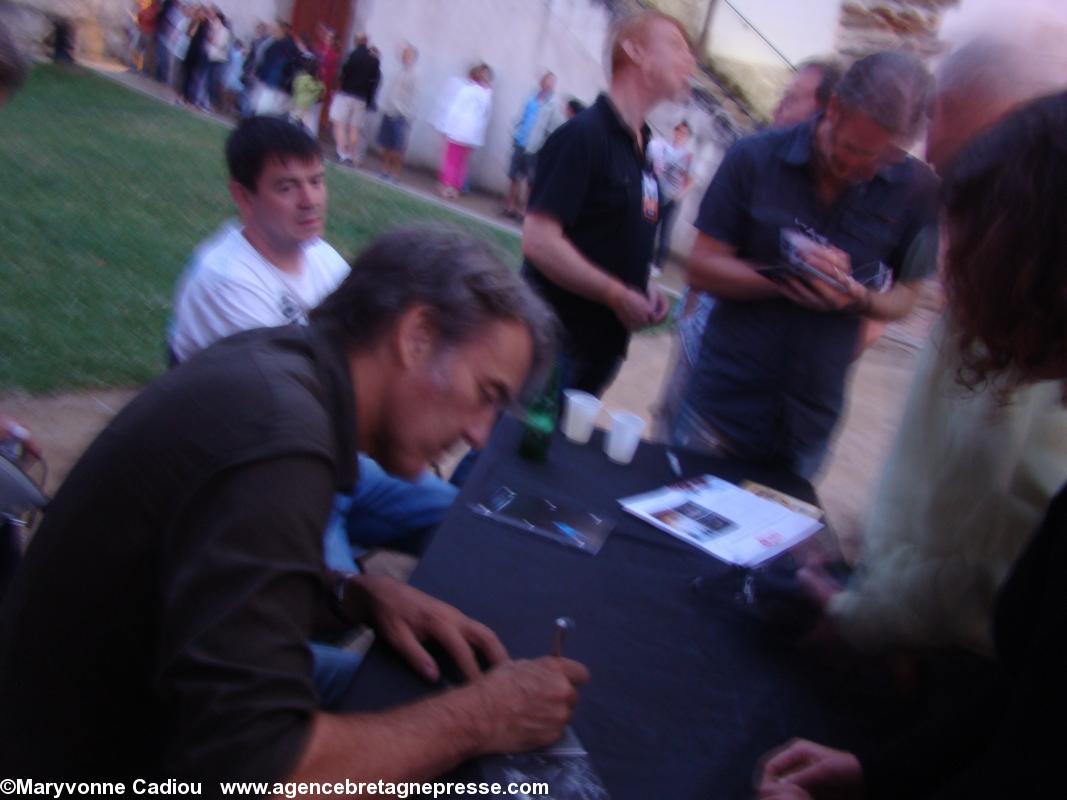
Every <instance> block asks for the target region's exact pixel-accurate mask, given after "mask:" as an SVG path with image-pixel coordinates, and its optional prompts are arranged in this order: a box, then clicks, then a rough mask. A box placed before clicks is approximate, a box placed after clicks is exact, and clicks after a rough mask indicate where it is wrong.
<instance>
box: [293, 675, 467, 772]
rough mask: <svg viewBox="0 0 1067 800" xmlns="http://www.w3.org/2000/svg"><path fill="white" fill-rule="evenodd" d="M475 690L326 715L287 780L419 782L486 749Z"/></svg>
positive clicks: (321, 716)
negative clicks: (381, 709) (363, 711)
mask: <svg viewBox="0 0 1067 800" xmlns="http://www.w3.org/2000/svg"><path fill="white" fill-rule="evenodd" d="M477 691H478V690H477V688H475V687H472V686H466V687H463V688H461V689H456V690H453V691H449V692H446V693H444V694H441V695H438V696H436V697H433V698H430V699H428V700H423V701H421V702H418V703H413V704H412V705H408V706H402V707H400V708H397V709H393V710H391V711H385V712H381V713H375V714H328V713H324V712H320V713H317V714H315V715H314V717H313V718H312V721H311V728H310V733H309V735H308V740H307V742H306V744H305V746H304V751H303V753H302V754H301V757H300V760H299V762H298V763H297V764H296V766H295V768H294V769H293V770H292V771H291V772H290V774H289V776H288V777H287V780H289V781H320V782H329V781H337V780H341V781H343V780H345V779H346V778H347V779H349V780H352V781H378V780H384V781H387V782H396V781H407V780H411V781H419V780H426V779H429V778H433V777H435V776H437V775H441V774H443V773H445V772H447V771H449V770H450V769H452V768H453V767H455V766H457V765H458V764H460V763H462V762H463V761H466V760H467V759H469V758H472V757H474V756H476V755H480V754H482V753H483V752H484V748H485V742H486V741H487V735H486V732H485V726H484V724H483V722H482V717H483V716H484V709H483V707H482V704H481V703H480V702H479V698H478V696H477V694H476V693H477Z"/></svg>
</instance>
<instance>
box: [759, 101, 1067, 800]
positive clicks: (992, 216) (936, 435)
mask: <svg viewBox="0 0 1067 800" xmlns="http://www.w3.org/2000/svg"><path fill="white" fill-rule="evenodd" d="M1065 196H1067V93H1062V94H1056V95H1050V96H1047V97H1044V98H1040V99H1038V100H1035V101H1033V102H1031V103H1029V104H1028V105H1026V106H1023V107H1022V108H1021V109H1020V110H1018V111H1016V112H1015V113H1013V114H1012V115H1011V116H1009V117H1007V118H1006V119H1005V120H1003V121H1002V122H1000V123H999V124H997V125H996V126H995V127H993V128H992V129H990V130H989V131H988V132H987V133H985V134H983V135H981V136H979V137H978V138H977V139H975V140H974V141H973V142H971V144H970V145H968V146H967V148H966V149H965V150H964V151H963V153H962V154H961V155H960V156H959V157H958V158H956V159H955V160H954V162H953V164H952V168H951V170H950V171H949V174H948V176H947V177H946V181H945V185H944V188H943V207H944V226H945V232H946V234H947V237H948V242H949V244H948V249H947V252H946V256H945V284H946V289H947V296H948V311H947V314H946V316H945V319H944V320H942V324H941V325H940V327H939V329H938V331H937V335H936V336H935V338H934V340H933V341H932V342H931V344H930V345H929V346H928V347H927V348H926V351H925V352H924V354H923V357H922V359H921V365H920V368H919V373H918V375H917V376H916V380H915V383H914V385H913V386H912V390H911V394H910V396H909V398H908V402H907V406H906V409H905V413H904V420H903V423H902V426H901V431H900V435H899V438H898V440H897V443H896V445H895V447H894V450H893V453H892V455H891V457H890V460H889V463H888V464H887V469H886V473H885V475H884V476H883V479H882V483H881V486H880V490H879V496H878V499H877V501H876V502H875V504H874V507H873V508H872V522H871V526H870V527H869V528H868V530H867V541H866V552H865V570H864V571H861V572H860V573H859V575H858V576H857V577H858V579H857V580H855V581H854V582H853V583H852V584H850V586H849V588H848V589H847V590H846V591H844V592H841V593H839V594H837V595H836V596H834V597H833V598H832V599H831V600H830V605H829V612H830V614H831V616H832V618H833V619H834V621H835V622H836V623H837V626H838V629H839V630H840V631H841V632H842V633H844V634H845V635H846V638H849V639H850V640H852V641H854V642H857V641H858V642H860V643H869V644H879V645H890V644H905V645H923V646H925V647H928V648H930V647H935V646H946V645H964V646H967V647H970V648H971V649H974V650H978V651H980V652H985V653H989V652H990V651H991V650H992V651H994V652H995V656H996V659H997V662H998V663H997V665H996V667H995V669H994V671H992V672H991V673H988V674H990V675H991V676H992V680H991V681H989V682H983V684H982V687H983V691H981V692H973V693H964V692H958V691H956V692H949V693H948V694H949V695H950V696H949V697H945V696H942V697H939V698H936V699H937V700H938V703H937V704H936V705H935V706H934V707H930V708H924V711H925V712H926V714H927V715H928V718H927V719H924V720H922V721H920V725H919V726H917V727H916V728H915V730H912V731H909V732H908V735H907V736H904V737H900V738H898V739H897V740H896V741H888V742H885V743H883V746H882V747H881V748H880V749H879V750H878V751H877V752H870V753H861V754H859V755H858V756H857V755H853V754H851V753H844V752H842V751H838V750H832V749H830V748H826V747H823V746H822V745H817V744H814V743H812V742H806V741H794V742H792V743H791V744H789V745H788V746H787V747H786V748H784V749H783V750H782V751H780V752H778V753H776V754H774V755H773V756H771V757H770V758H769V760H768V761H767V762H766V764H765V765H764V767H763V771H762V774H761V776H760V785H759V789H758V796H759V797H760V798H765V799H766V800H770V799H771V798H775V799H776V800H787V799H788V800H806V799H807V798H813V797H814V798H824V797H826V798H829V797H833V798H860V797H868V798H877V797H930V796H934V797H961V798H963V797H966V798H976V797H998V798H999V797H1040V796H1048V795H1051V793H1052V792H1051V791H1050V790H1052V786H1053V785H1057V787H1058V785H1059V784H1060V783H1061V782H1062V779H1061V778H1060V776H1059V774H1058V772H1059V769H1058V766H1059V756H1060V752H1059V750H1060V749H1061V748H1060V746H1059V745H1060V741H1061V739H1060V737H1058V736H1057V735H1056V734H1055V732H1054V731H1055V730H1056V729H1057V728H1056V727H1055V726H1058V725H1059V724H1060V722H1061V716H1060V709H1061V708H1062V704H1061V703H1060V702H1058V699H1062V696H1063V689H1062V679H1063V675H1064V674H1065V672H1067V646H1065V644H1064V643H1065V642H1067V581H1065V580H1064V571H1065V570H1067V536H1064V533H1065V531H1067V486H1065V485H1064V484H1065V482H1067V412H1065V410H1064V405H1063V402H1064V392H1063V387H1064V382H1065V380H1067V206H1065V205H1064V203H1063V198H1064V197H1065ZM1057 490H1059V494H1057ZM1054 496H1055V497H1054ZM1053 497H1054V499H1052V500H1051V502H1050V499H1051V498H1053ZM1042 519H1043V521H1042ZM1038 523H1041V524H1040V526H1039V524H1038ZM1035 529H1037V534H1036V535H1035V534H1034V531H1035ZM1009 573H1010V577H1009ZM1005 578H1007V580H1006V581H1005ZM998 590H999V591H998ZM951 695H959V697H952V696H951ZM1042 719H1044V720H1045V722H1044V723H1042V722H1041V720H1042Z"/></svg>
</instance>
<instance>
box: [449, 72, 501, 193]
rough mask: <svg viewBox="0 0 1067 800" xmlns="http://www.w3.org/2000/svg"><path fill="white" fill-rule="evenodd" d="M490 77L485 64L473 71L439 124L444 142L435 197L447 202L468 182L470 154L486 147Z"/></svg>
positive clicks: (490, 102) (490, 91)
mask: <svg viewBox="0 0 1067 800" xmlns="http://www.w3.org/2000/svg"><path fill="white" fill-rule="evenodd" d="M492 75H493V72H492V70H491V69H490V68H489V65H488V64H485V63H482V64H479V65H478V66H476V67H472V68H471V70H470V72H469V73H468V74H467V79H466V80H465V81H464V82H463V83H462V85H461V86H460V87H459V89H458V91H456V93H455V95H454V96H453V97H452V99H451V101H450V102H449V103H448V105H447V107H446V108H445V111H444V114H443V115H442V117H441V119H440V120H439V121H438V125H437V129H438V130H439V131H440V132H441V134H442V135H443V136H444V139H445V147H444V153H443V156H442V159H441V169H440V171H439V173H438V180H439V181H440V186H439V187H438V193H439V194H440V195H441V196H442V197H444V198H445V199H446V200H455V199H456V198H457V197H459V193H460V192H461V191H462V190H463V187H464V186H465V185H466V182H467V166H468V163H469V161H470V157H471V153H473V152H474V151H475V150H476V149H478V148H479V147H481V146H482V145H483V144H485V131H486V128H488V126H489V112H490V109H491V107H492V103H493V90H492Z"/></svg>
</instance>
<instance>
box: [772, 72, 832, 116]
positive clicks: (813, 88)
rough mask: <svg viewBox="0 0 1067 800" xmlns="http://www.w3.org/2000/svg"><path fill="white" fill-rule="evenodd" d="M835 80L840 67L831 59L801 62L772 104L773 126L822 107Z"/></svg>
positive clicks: (811, 112)
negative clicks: (776, 101) (775, 102)
mask: <svg viewBox="0 0 1067 800" xmlns="http://www.w3.org/2000/svg"><path fill="white" fill-rule="evenodd" d="M839 80H841V67H840V66H838V64H837V63H836V62H834V61H806V62H804V63H803V64H801V65H800V67H798V68H797V71H796V72H794V73H793V77H792V79H791V80H790V81H789V85H788V86H787V87H786V89H785V91H784V92H783V93H782V96H781V98H780V99H779V100H778V105H777V106H775V109H774V116H773V125H774V127H776V128H786V127H788V126H790V125H796V124H797V123H798V122H804V121H805V120H808V119H811V118H812V117H814V116H815V115H816V114H819V113H821V112H823V111H825V110H826V107H827V106H828V105H829V104H830V97H831V96H832V95H833V93H834V87H835V86H836V85H837V82H838V81H839Z"/></svg>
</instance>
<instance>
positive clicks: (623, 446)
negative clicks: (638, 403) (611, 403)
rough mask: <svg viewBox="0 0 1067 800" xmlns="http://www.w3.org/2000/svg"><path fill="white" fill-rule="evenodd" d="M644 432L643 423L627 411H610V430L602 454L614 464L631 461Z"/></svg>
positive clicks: (635, 415)
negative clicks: (606, 455) (605, 454)
mask: <svg viewBox="0 0 1067 800" xmlns="http://www.w3.org/2000/svg"><path fill="white" fill-rule="evenodd" d="M644 430H645V421H644V420H643V419H641V417H639V416H637V414H631V413H630V412H629V411H612V412H611V428H610V429H609V430H608V436H607V439H606V440H605V442H604V452H605V453H607V454H608V458H610V459H611V460H612V461H614V462H615V463H616V464H629V463H630V462H631V461H633V458H634V453H635V452H636V451H637V444H638V442H640V441H641V434H642V432H644Z"/></svg>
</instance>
